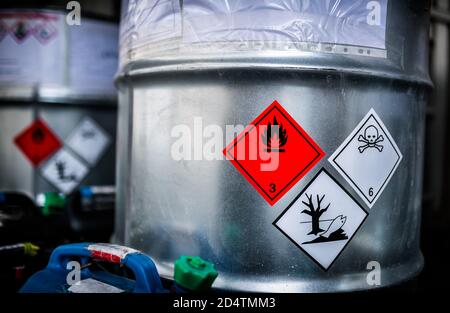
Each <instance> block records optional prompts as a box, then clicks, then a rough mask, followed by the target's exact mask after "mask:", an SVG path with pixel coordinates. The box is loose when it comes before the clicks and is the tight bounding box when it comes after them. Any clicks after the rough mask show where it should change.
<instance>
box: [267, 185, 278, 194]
mask: <svg viewBox="0 0 450 313" xmlns="http://www.w3.org/2000/svg"><path fill="white" fill-rule="evenodd" d="M269 187H270V189H269V191H270V192H275V191H277V185H275V184H270V185H269Z"/></svg>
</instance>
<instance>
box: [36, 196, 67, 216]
mask: <svg viewBox="0 0 450 313" xmlns="http://www.w3.org/2000/svg"><path fill="white" fill-rule="evenodd" d="M37 203H38V205H39V206H40V207H41V212H42V215H44V216H49V215H51V214H53V213H56V211H60V210H63V209H64V207H65V205H66V197H65V196H64V195H63V194H60V193H57V192H45V193H43V194H40V195H39V196H38V199H37Z"/></svg>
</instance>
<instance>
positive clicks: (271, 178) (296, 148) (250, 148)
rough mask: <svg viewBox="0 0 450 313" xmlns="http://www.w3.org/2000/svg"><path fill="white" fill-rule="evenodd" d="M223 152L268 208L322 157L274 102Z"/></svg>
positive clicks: (305, 134) (318, 148)
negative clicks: (265, 201) (266, 203)
mask: <svg viewBox="0 0 450 313" xmlns="http://www.w3.org/2000/svg"><path fill="white" fill-rule="evenodd" d="M223 153H224V154H225V155H226V157H227V159H228V160H230V161H231V163H232V164H233V165H234V166H235V167H236V168H237V169H238V170H239V172H240V173H241V174H242V175H243V176H244V177H245V178H246V179H247V180H248V181H249V182H250V183H251V184H252V185H253V186H254V187H255V188H256V190H257V191H258V192H259V193H260V194H261V195H262V196H263V197H264V199H266V200H267V202H269V204H270V205H274V204H275V203H276V202H277V201H278V200H279V199H280V198H281V197H282V196H283V195H284V194H285V193H286V192H288V191H289V190H290V189H291V188H292V187H293V186H294V185H295V184H296V183H297V182H298V181H299V180H300V179H301V178H302V177H303V176H304V175H306V173H308V172H309V170H311V169H312V168H313V167H314V166H315V165H316V164H317V162H319V161H320V160H321V159H322V158H323V156H324V155H325V154H324V152H323V151H322V149H321V148H320V147H319V146H318V145H317V144H316V143H315V142H314V140H313V139H312V138H311V137H310V136H309V135H308V134H307V133H306V131H305V130H304V129H303V128H302V127H301V126H300V125H299V124H298V123H297V122H296V121H295V120H294V118H293V117H292V116H290V115H289V113H288V112H287V111H286V110H285V109H284V108H283V107H282V106H281V104H279V103H278V102H277V101H274V102H273V103H272V104H271V105H270V106H269V107H268V108H267V109H266V110H264V112H262V113H261V114H260V115H259V116H258V117H257V118H256V119H255V120H254V121H253V122H252V123H251V124H250V125H249V126H247V127H246V128H245V129H244V131H243V132H242V133H240V134H239V135H238V136H237V137H236V138H235V139H234V140H233V141H232V142H231V143H230V144H229V145H228V146H227V147H226V148H225V149H224V151H223Z"/></svg>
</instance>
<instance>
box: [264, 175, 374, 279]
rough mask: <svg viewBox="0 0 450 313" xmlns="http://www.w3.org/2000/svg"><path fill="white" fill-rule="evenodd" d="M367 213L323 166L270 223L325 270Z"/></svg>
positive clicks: (351, 236) (354, 232)
mask: <svg viewBox="0 0 450 313" xmlns="http://www.w3.org/2000/svg"><path fill="white" fill-rule="evenodd" d="M366 217H367V213H366V212H365V211H364V209H363V208H362V207H361V206H360V205H359V204H358V202H356V200H355V199H353V197H352V196H351V195H350V194H349V193H348V192H347V191H346V190H345V189H344V188H343V187H342V186H341V185H340V184H339V183H338V182H337V181H336V180H335V179H334V178H333V177H332V176H331V175H330V174H329V173H328V172H327V171H326V170H325V169H322V170H321V171H320V172H319V173H318V174H317V175H316V176H315V177H314V178H313V179H312V180H311V182H310V183H309V184H308V185H307V186H306V187H305V188H304V189H303V191H302V192H301V193H300V194H299V195H298V196H297V197H296V198H295V200H294V201H293V202H292V203H291V204H290V205H289V206H288V208H287V209H286V210H285V211H284V212H283V213H282V214H281V215H280V216H279V217H278V219H277V220H275V222H274V223H273V224H274V225H275V227H277V228H278V229H279V230H280V231H281V232H282V233H283V234H284V235H285V236H286V237H288V238H289V239H290V240H291V241H292V242H293V243H294V244H295V245H296V246H297V247H299V248H300V249H301V250H302V251H303V252H305V253H306V254H307V255H308V256H309V257H311V259H313V260H314V261H315V262H316V263H317V264H318V265H319V266H320V267H321V268H322V269H324V270H328V269H329V268H330V266H331V265H332V264H333V262H334V261H335V260H336V259H337V257H338V256H339V254H340V253H341V252H342V251H343V250H344V248H345V247H346V246H347V244H348V243H349V242H350V241H351V240H352V238H353V236H354V235H355V234H356V232H357V231H358V229H359V228H360V226H361V225H362V224H363V222H364V220H365V219H366Z"/></svg>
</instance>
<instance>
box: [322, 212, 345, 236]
mask: <svg viewBox="0 0 450 313" xmlns="http://www.w3.org/2000/svg"><path fill="white" fill-rule="evenodd" d="M346 221H347V217H346V216H343V215H339V216H338V217H336V218H335V219H334V220H333V221H332V222H331V223H330V226H328V229H327V230H326V231H324V232H323V233H322V234H320V236H322V237H325V238H328V237H330V235H331V234H332V233H334V232H335V231H337V230H339V229H341V228H342V226H344V224H345V222H346Z"/></svg>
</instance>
